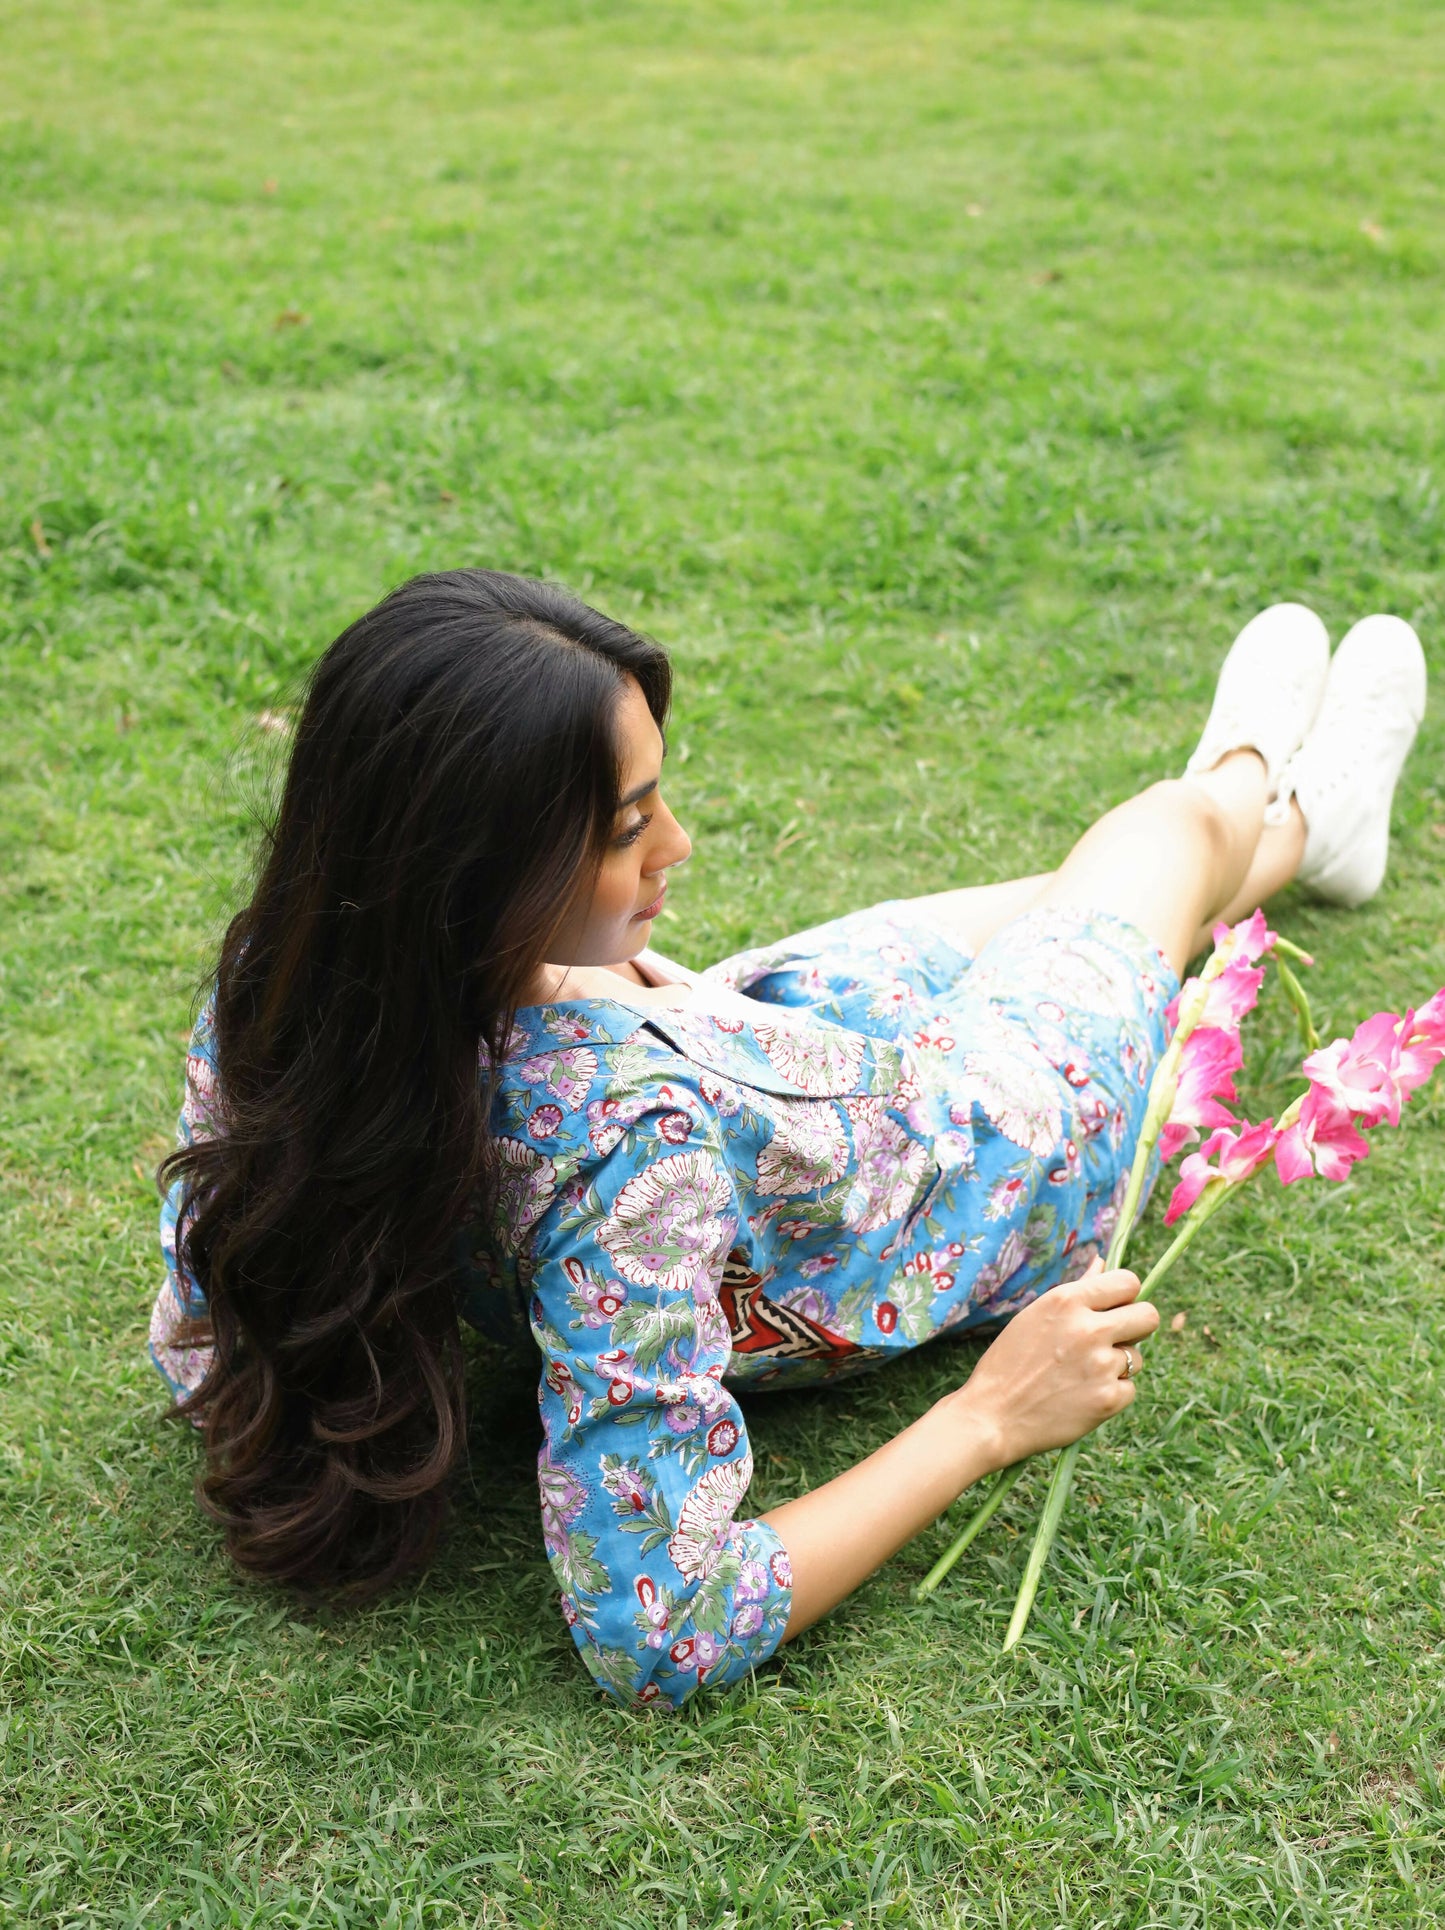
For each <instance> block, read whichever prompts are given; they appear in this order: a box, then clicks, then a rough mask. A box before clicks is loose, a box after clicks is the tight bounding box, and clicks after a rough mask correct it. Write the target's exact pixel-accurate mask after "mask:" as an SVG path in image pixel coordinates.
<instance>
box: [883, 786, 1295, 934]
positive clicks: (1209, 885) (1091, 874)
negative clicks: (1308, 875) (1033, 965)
mask: <svg viewBox="0 0 1445 1930" xmlns="http://www.w3.org/2000/svg"><path fill="white" fill-rule="evenodd" d="M1263 815H1264V766H1263V764H1262V763H1261V762H1260V759H1259V758H1258V757H1257V756H1256V755H1255V754H1254V752H1253V751H1235V752H1232V753H1231V754H1230V755H1229V756H1228V757H1226V758H1224V759H1223V760H1222V761H1221V762H1220V763H1219V764H1217V765H1216V766H1215V768H1214V769H1213V770H1212V771H1206V772H1203V773H1202V774H1199V775H1196V776H1193V777H1190V778H1187V779H1180V780H1178V781H1176V782H1172V783H1171V782H1166V783H1163V784H1156V785H1153V786H1151V788H1150V789H1149V790H1147V791H1143V792H1141V793H1140V795H1139V796H1138V797H1134V798H1130V799H1129V800H1128V802H1127V803H1125V804H1121V805H1119V806H1117V807H1116V809H1114V810H1112V811H1110V812H1108V813H1107V814H1106V815H1105V816H1104V817H1102V818H1100V820H1099V821H1098V823H1097V824H1095V825H1093V826H1092V827H1091V828H1090V829H1089V830H1088V831H1086V832H1085V833H1084V835H1083V837H1082V838H1081V839H1080V840H1079V842H1078V843H1077V844H1076V845H1075V846H1074V849H1073V851H1072V852H1071V853H1070V854H1069V856H1068V858H1067V859H1066V860H1065V861H1064V864H1063V865H1062V866H1060V868H1059V870H1057V871H1040V872H1035V873H1034V874H1033V875H1032V876H1031V877H1028V878H1011V879H1008V880H1006V881H1005V882H1003V883H1001V884H996V885H965V886H963V887H961V888H959V889H957V890H954V891H935V892H930V893H929V894H928V895H926V896H925V897H922V898H911V899H909V900H908V901H907V902H908V903H909V904H910V905H912V906H915V907H916V908H917V911H918V914H919V916H920V917H921V918H922V919H924V920H925V922H926V923H928V924H930V925H932V926H933V928H934V929H935V930H936V931H941V932H942V933H943V934H944V936H945V937H946V938H949V939H951V940H952V942H953V943H954V944H956V945H957V946H958V948H959V950H960V951H962V952H965V953H967V954H968V955H969V956H970V957H972V956H973V955H974V954H975V953H977V952H979V951H981V950H982V949H983V947H984V946H985V945H986V944H987V943H988V941H989V939H990V938H992V937H993V935H994V933H995V932H997V931H1001V930H1002V929H1003V927H1004V926H1005V925H1008V924H1012V922H1013V920H1014V919H1015V918H1019V917H1021V916H1022V915H1023V913H1024V912H1026V911H1030V910H1032V909H1033V908H1034V907H1035V906H1036V905H1050V904H1069V905H1082V906H1085V907H1087V908H1089V909H1092V910H1095V911H1113V912H1117V913H1118V914H1119V916H1121V917H1125V918H1129V919H1131V920H1132V922H1133V923H1134V924H1136V925H1138V926H1139V927H1140V928H1141V929H1142V930H1143V931H1144V932H1146V933H1147V934H1148V936H1149V937H1150V938H1152V939H1154V942H1155V943H1156V944H1157V945H1159V947H1160V949H1161V950H1162V951H1163V952H1164V953H1165V955H1166V956H1167V957H1168V958H1169V959H1170V961H1171V963H1173V964H1174V965H1175V967H1176V969H1181V970H1182V967H1183V963H1184V961H1185V960H1187V959H1189V958H1192V957H1193V956H1194V955H1195V954H1196V953H1197V952H1201V951H1206V950H1207V949H1208V947H1209V943H1210V930H1211V927H1212V926H1213V924H1214V922H1215V920H1216V919H1219V918H1225V919H1228V920H1229V921H1230V922H1231V923H1232V922H1233V921H1234V920H1235V919H1236V918H1243V917H1245V916H1247V915H1248V913H1250V912H1251V911H1253V910H1254V908H1255V906H1256V905H1262V904H1264V903H1265V902H1266V900H1267V899H1269V898H1272V897H1273V896H1274V894H1275V892H1277V891H1279V890H1282V889H1283V887H1284V886H1285V885H1287V884H1288V883H1289V881H1290V879H1291V878H1293V877H1294V875H1295V873H1296V872H1297V871H1298V870H1299V865H1300V859H1301V857H1302V856H1303V854H1304V843H1305V823H1304V819H1303V817H1302V816H1301V815H1300V810H1299V806H1298V805H1297V804H1292V805H1291V806H1290V814H1289V817H1288V819H1287V820H1286V822H1285V823H1284V824H1279V825H1274V824H1271V825H1266V824H1264V823H1263ZM1221 893H1223V894H1224V896H1223V897H1222V898H1221V895H1220V894H1221ZM1195 906H1198V907H1199V908H1200V909H1198V911H1197V912H1196V911H1194V910H1193V909H1192V908H1193V907H1195ZM1191 917H1192V918H1193V921H1194V922H1193V924H1192V925H1191V926H1190V927H1189V935H1188V938H1187V940H1185V941H1183V942H1184V943H1186V944H1187V950H1184V951H1183V953H1182V956H1180V955H1179V953H1180V944H1181V939H1180V933H1181V932H1182V931H1183V929H1184V927H1185V923H1186V921H1187V920H1188V919H1189V918H1191ZM1161 921H1162V922H1161ZM1161 931H1163V933H1164V934H1165V935H1164V937H1161V936H1160V932H1161ZM1166 940H1167V941H1168V942H1166Z"/></svg>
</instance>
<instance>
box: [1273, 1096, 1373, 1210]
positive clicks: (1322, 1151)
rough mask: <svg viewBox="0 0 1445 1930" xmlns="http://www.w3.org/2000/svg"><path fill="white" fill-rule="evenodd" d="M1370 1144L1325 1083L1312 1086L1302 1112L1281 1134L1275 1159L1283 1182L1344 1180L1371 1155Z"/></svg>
mask: <svg viewBox="0 0 1445 1930" xmlns="http://www.w3.org/2000/svg"><path fill="white" fill-rule="evenodd" d="M1369 1151H1370V1146H1369V1142H1368V1140H1367V1139H1366V1138H1365V1136H1364V1134H1363V1133H1360V1132H1357V1131H1356V1129H1355V1122H1354V1120H1353V1119H1352V1118H1351V1117H1350V1114H1349V1111H1348V1109H1347V1108H1346V1107H1344V1106H1341V1105H1338V1104H1336V1102H1335V1101H1334V1100H1333V1099H1331V1098H1330V1096H1329V1094H1328V1093H1327V1092H1326V1091H1325V1090H1324V1088H1323V1087H1322V1086H1311V1087H1310V1089H1309V1091H1308V1092H1307V1093H1306V1095H1305V1100H1304V1104H1303V1106H1302V1107H1301V1108H1300V1116H1299V1119H1298V1120H1297V1122H1296V1123H1295V1124H1294V1125H1293V1126H1287V1127H1286V1128H1285V1130H1284V1132H1283V1133H1281V1134H1280V1140H1279V1144H1278V1146H1276V1147H1275V1152H1274V1163H1275V1168H1276V1170H1277V1172H1278V1173H1279V1177H1280V1183H1281V1185H1283V1186H1293V1185H1294V1183H1295V1181H1296V1180H1297V1179H1310V1178H1312V1177H1313V1176H1314V1175H1315V1174H1316V1173H1318V1174H1319V1176H1320V1178H1321V1179H1328V1180H1342V1179H1343V1178H1344V1177H1345V1175H1346V1174H1347V1173H1348V1172H1349V1170H1350V1168H1351V1167H1352V1166H1353V1165H1354V1164H1355V1162H1356V1161H1357V1160H1361V1159H1366V1158H1368V1156H1369Z"/></svg>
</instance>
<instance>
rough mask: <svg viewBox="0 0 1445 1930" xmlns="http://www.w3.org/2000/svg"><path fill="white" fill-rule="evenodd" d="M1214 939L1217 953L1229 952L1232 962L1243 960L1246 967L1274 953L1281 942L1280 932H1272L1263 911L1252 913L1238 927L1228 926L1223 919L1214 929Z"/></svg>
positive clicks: (1242, 919)
mask: <svg viewBox="0 0 1445 1930" xmlns="http://www.w3.org/2000/svg"><path fill="white" fill-rule="evenodd" d="M1213 938H1214V949H1215V951H1217V952H1222V951H1228V952H1229V954H1230V957H1231V961H1232V960H1233V959H1236V958H1239V959H1243V961H1244V962H1245V964H1246V965H1253V963H1254V962H1255V960H1256V959H1257V958H1263V957H1264V955H1265V953H1266V952H1272V951H1273V950H1274V948H1275V946H1276V944H1277V943H1278V942H1279V934H1278V932H1272V931H1271V930H1270V928H1269V925H1268V924H1267V923H1266V921H1265V916H1264V913H1263V911H1252V912H1251V913H1250V914H1249V916H1248V918H1241V919H1240V921H1239V923H1238V924H1237V925H1226V924H1225V923H1224V921H1223V919H1221V920H1220V922H1219V923H1218V924H1217V925H1216V926H1215V927H1214V932H1213Z"/></svg>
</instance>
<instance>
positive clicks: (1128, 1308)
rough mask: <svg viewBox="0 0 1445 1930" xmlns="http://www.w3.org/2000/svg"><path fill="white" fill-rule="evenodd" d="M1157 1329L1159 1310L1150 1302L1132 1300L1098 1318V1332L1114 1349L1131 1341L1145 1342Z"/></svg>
mask: <svg viewBox="0 0 1445 1930" xmlns="http://www.w3.org/2000/svg"><path fill="white" fill-rule="evenodd" d="M1158 1329H1159V1309H1158V1308H1157V1307H1156V1306H1155V1305H1154V1302H1153V1301H1152V1300H1133V1301H1129V1302H1127V1303H1126V1304H1125V1305H1124V1306H1122V1307H1114V1308H1112V1309H1110V1310H1108V1311H1106V1312H1104V1313H1103V1314H1101V1315H1100V1318H1099V1331H1100V1333H1102V1334H1103V1336H1104V1338H1105V1339H1106V1340H1108V1341H1110V1342H1111V1343H1112V1344H1113V1345H1114V1346H1115V1347H1122V1346H1124V1345H1125V1344H1126V1343H1127V1342H1129V1341H1131V1340H1147V1339H1148V1338H1149V1336H1150V1334H1152V1333H1157V1332H1158Z"/></svg>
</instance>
